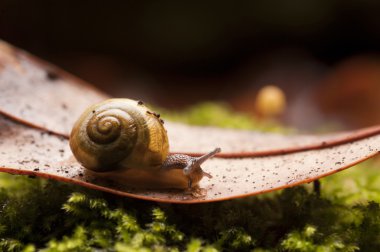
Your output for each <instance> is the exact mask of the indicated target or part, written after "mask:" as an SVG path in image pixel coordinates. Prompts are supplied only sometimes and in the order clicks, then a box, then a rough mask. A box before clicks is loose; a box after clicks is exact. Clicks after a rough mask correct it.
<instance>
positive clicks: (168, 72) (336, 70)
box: [0, 0, 380, 130]
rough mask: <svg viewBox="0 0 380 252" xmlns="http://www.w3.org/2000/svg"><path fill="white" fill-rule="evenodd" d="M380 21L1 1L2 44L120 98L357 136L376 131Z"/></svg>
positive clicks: (181, 4) (333, 1) (284, 6)
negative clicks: (223, 110)
mask: <svg viewBox="0 0 380 252" xmlns="http://www.w3.org/2000/svg"><path fill="white" fill-rule="evenodd" d="M379 13H380V1H377V0H373V1H370V0H363V1H339V0H329V1H327V0H324V1H320V0H311V1H301V0H296V1H291V2H289V1H287V2H286V1H248V0H245V1H239V2H238V3H232V2H231V1H226V0H225V1H221V0H220V1H200V2H196V1H174V0H168V1H136V0H135V1H122V0H119V1H72V0H68V1H49V0H34V1H21V0H1V1H0V39H3V40H5V41H8V42H10V43H12V44H14V45H16V46H18V47H21V48H23V49H25V50H27V51H30V52H31V53H33V54H36V55H37V56H39V57H42V58H44V59H46V60H47V61H50V62H52V63H54V64H56V65H58V66H60V67H62V68H64V69H65V70H67V71H69V72H71V73H73V74H75V75H78V76H79V77H81V78H83V79H85V80H86V81H88V82H90V83H92V84H94V85H96V86H97V87H98V88H99V89H102V90H103V91H105V92H108V93H109V94H111V95H114V96H117V97H129V98H135V99H141V100H144V101H146V102H149V103H152V104H155V105H158V106H161V107H164V108H168V109H183V108H186V107H188V106H190V105H193V104H195V103H199V102H204V101H216V102H223V103H226V104H228V105H229V106H231V107H232V108H233V109H234V110H235V111H237V112H239V111H241V112H245V113H248V114H249V115H251V116H252V117H255V118H257V117H258V118H266V117H271V118H275V119H276V120H279V121H281V122H283V123H285V124H286V125H289V126H291V127H297V128H299V129H303V130H315V129H320V128H324V127H336V128H355V127H362V126H369V125H373V124H376V123H379V122H380V109H379V108H380V54H379V52H380V15H379ZM268 85H269V87H268ZM263 88H264V89H263ZM260 90H261V91H260Z"/></svg>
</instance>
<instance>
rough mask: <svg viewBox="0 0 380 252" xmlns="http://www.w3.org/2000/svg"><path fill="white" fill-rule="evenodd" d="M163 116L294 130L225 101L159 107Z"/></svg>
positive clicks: (200, 122)
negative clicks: (171, 108)
mask: <svg viewBox="0 0 380 252" xmlns="http://www.w3.org/2000/svg"><path fill="white" fill-rule="evenodd" d="M157 111H160V113H161V114H162V115H163V118H166V119H170V120H171V121H176V122H184V123H187V124H192V125H208V126H218V127H224V128H235V129H255V130H261V131H266V132H283V133H287V132H292V130H291V129H290V128H285V127H284V126H282V125H280V124H279V123H278V122H276V121H274V120H266V121H263V120H258V119H255V118H252V117H250V116H247V115H246V114H243V113H239V112H237V111H234V110H233V109H232V108H231V107H230V106H228V105H227V104H224V103H212V102H204V103H199V104H197V105H194V106H192V107H189V108H187V109H185V110H182V111H177V112H173V111H167V110H164V109H159V108H158V109H157Z"/></svg>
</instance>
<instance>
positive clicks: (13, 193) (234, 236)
mask: <svg viewBox="0 0 380 252" xmlns="http://www.w3.org/2000/svg"><path fill="white" fill-rule="evenodd" d="M204 106H206V107H207V108H208V109H210V106H211V107H212V106H214V108H215V109H216V110H219V111H221V113H222V114H224V116H225V117H228V118H224V119H223V118H222V117H221V114H220V113H219V116H218V118H219V119H218V120H221V119H223V120H221V121H222V123H220V122H214V123H213V124H217V125H218V126H234V125H235V124H237V125H238V121H239V120H244V121H247V122H249V120H248V119H247V118H245V117H244V116H242V115H239V116H238V117H239V118H238V117H234V116H233V115H232V114H230V112H229V110H228V109H225V108H224V107H220V106H216V105H202V106H199V107H198V108H194V109H193V110H194V111H197V110H199V114H201V112H202V111H203V109H204V108H205V107H204ZM190 111H191V110H190ZM209 112H210V111H209ZM186 113H187V112H185V115H184V116H183V117H186V116H187V115H186ZM191 113H194V114H197V113H196V112H191ZM211 113H214V114H217V113H218V112H215V111H213V110H212V109H211ZM241 116H242V117H241ZM240 117H241V118H240ZM186 118H188V117H186ZM194 118H195V119H192V120H194V121H195V122H194V123H198V121H197V120H199V119H198V118H197V117H196V116H194ZM243 118H244V119H243ZM202 120H206V119H204V118H203V119H202ZM206 121H207V120H206ZM230 122H232V123H231V124H229V123H230ZM248 128H255V125H254V124H252V125H251V126H249V127H248ZM269 128H270V127H269ZM274 128H275V130H278V129H280V127H278V126H276V127H274ZM379 165H380V163H379V160H370V161H367V162H365V163H363V164H361V165H358V166H356V167H354V168H351V169H349V170H346V171H343V172H340V173H338V174H335V175H332V176H329V177H327V178H324V179H322V180H321V184H322V190H321V195H320V196H319V195H317V194H315V193H314V191H313V187H312V185H311V184H310V185H304V186H299V187H295V188H291V189H287V190H282V191H277V192H274V193H270V194H265V195H261V196H255V197H248V198H245V199H237V200H230V201H226V202H217V203H208V204H198V205H173V204H159V203H154V202H146V201H140V200H133V199H128V198H122V197H118V196H113V195H110V194H106V193H102V192H97V191H93V190H87V189H84V188H81V187H78V186H73V185H68V184H64V183H59V182H55V181H48V180H44V179H37V178H28V177H25V176H15V175H8V174H0V186H1V190H0V214H1V215H0V238H1V240H0V250H1V251H30V252H31V251H184V250H187V251H247V250H253V251H355V250H359V249H360V250H361V251H379V250H380V239H379V238H380V205H379V203H380V183H379V182H380V175H379V174H380V173H379Z"/></svg>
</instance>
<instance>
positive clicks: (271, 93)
mask: <svg viewBox="0 0 380 252" xmlns="http://www.w3.org/2000/svg"><path fill="white" fill-rule="evenodd" d="M285 108H286V97H285V93H284V92H283V91H282V90H281V89H280V88H279V87H277V86H274V85H268V86H264V87H262V88H261V89H260V90H259V92H258V93H257V96H256V100H255V111H256V113H257V114H258V115H259V116H263V117H266V118H271V117H277V116H280V115H282V113H283V112H284V111H285Z"/></svg>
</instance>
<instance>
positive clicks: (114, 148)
mask: <svg viewBox="0 0 380 252" xmlns="http://www.w3.org/2000/svg"><path fill="white" fill-rule="evenodd" d="M70 147H71V150H72V152H73V154H74V156H75V157H76V159H77V160H78V161H79V162H80V163H81V164H82V165H83V166H84V167H86V168H88V169H90V170H93V171H97V172H103V171H110V170H112V169H119V168H120V167H128V166H133V167H136V166H141V167H149V166H155V165H157V164H160V163H162V162H163V160H165V158H166V156H167V153H168V148H169V146H168V140H167V136H166V131H165V129H164V128H163V126H162V124H161V123H160V121H159V120H158V118H156V117H155V116H154V115H153V114H151V113H149V111H148V109H147V108H146V107H145V106H143V105H139V104H138V103H137V102H136V101H133V100H129V99H110V100H107V101H104V102H102V103H99V104H95V105H93V106H91V107H90V108H88V109H87V110H86V111H85V112H84V113H83V114H82V115H81V117H80V118H79V119H78V121H77V122H76V123H75V125H74V127H73V130H72V132H71V135H70Z"/></svg>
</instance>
